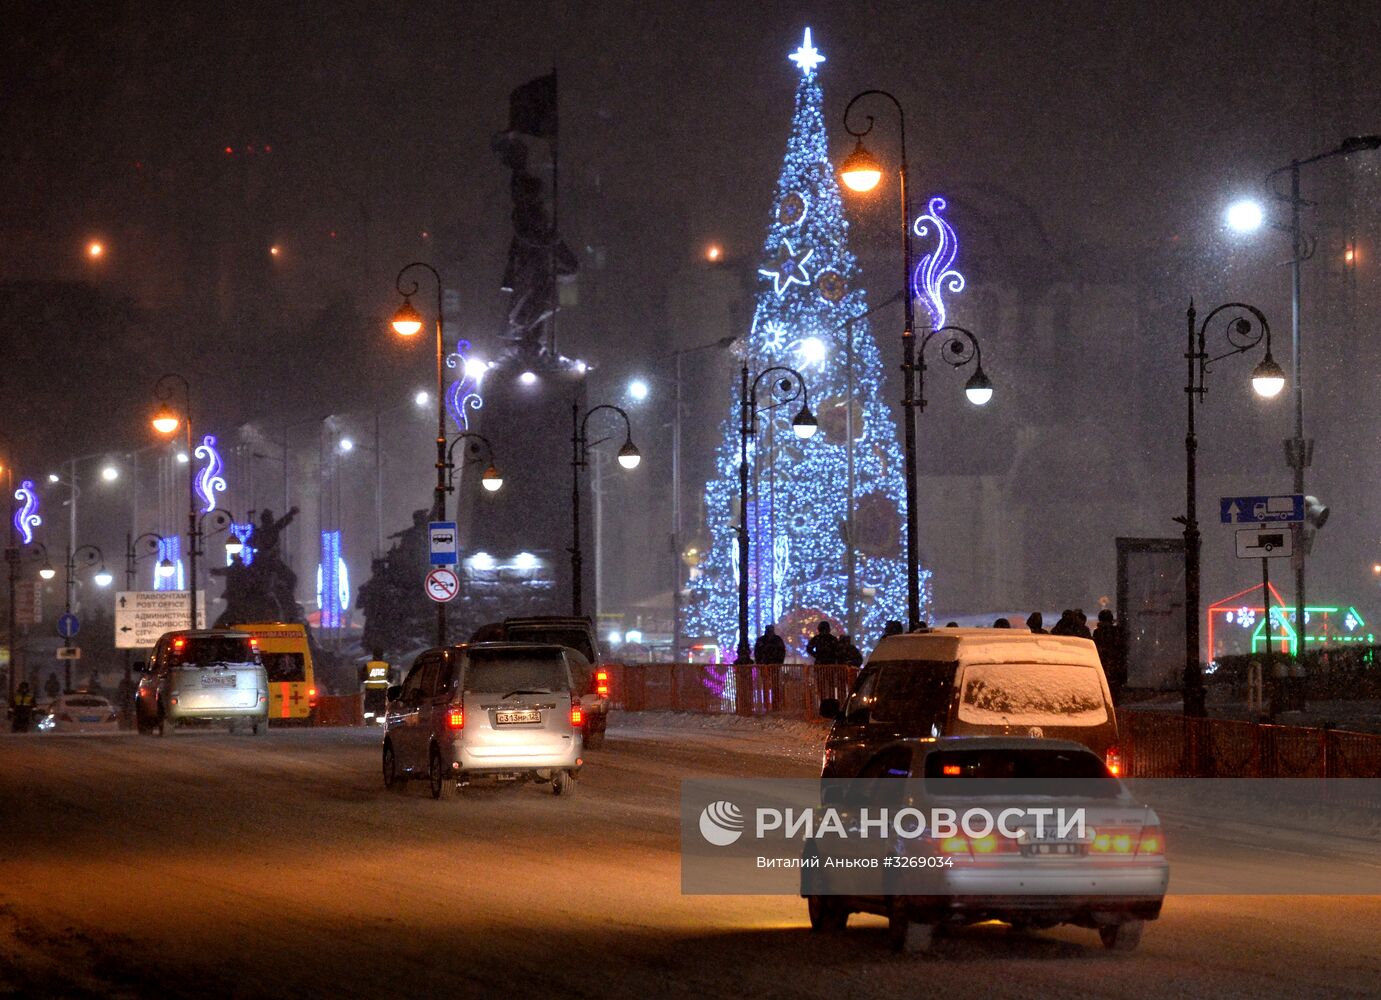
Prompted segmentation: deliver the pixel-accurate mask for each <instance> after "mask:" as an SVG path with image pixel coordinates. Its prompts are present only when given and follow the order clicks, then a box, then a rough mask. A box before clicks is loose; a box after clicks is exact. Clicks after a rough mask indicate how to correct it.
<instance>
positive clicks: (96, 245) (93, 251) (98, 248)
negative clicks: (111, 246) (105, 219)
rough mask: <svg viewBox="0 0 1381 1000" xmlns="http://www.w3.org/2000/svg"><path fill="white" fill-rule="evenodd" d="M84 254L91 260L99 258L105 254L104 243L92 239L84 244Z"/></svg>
mask: <svg viewBox="0 0 1381 1000" xmlns="http://www.w3.org/2000/svg"><path fill="white" fill-rule="evenodd" d="M86 255H87V256H88V257H90V258H91V259H92V260H99V259H100V258H101V257H103V256H104V255H105V244H104V243H102V242H101V241H100V240H92V241H91V242H90V243H88V244H87V245H86Z"/></svg>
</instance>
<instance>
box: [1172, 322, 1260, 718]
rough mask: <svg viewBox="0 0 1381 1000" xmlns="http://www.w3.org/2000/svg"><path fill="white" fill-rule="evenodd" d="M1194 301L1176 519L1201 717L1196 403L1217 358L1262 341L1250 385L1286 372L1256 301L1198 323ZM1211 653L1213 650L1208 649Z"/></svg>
mask: <svg viewBox="0 0 1381 1000" xmlns="http://www.w3.org/2000/svg"><path fill="white" fill-rule="evenodd" d="M1219 316H1222V317H1223V334H1224V336H1226V338H1227V340H1228V343H1229V344H1230V345H1231V347H1232V349H1231V350H1229V351H1227V352H1225V353H1223V354H1220V355H1218V356H1217V357H1212V358H1210V357H1209V356H1208V351H1207V336H1208V329H1209V326H1210V324H1211V323H1212V322H1213V321H1214V319H1215V318H1217V317H1219ZM1196 317H1197V314H1196V312H1195V311H1194V303H1193V302H1190V304H1189V311H1188V312H1187V313H1186V314H1185V326H1186V330H1187V335H1188V339H1187V342H1186V345H1185V354H1184V357H1185V365H1186V372H1187V374H1186V379H1187V381H1186V383H1185V387H1184V393H1185V399H1186V401H1187V405H1188V413H1187V423H1186V429H1185V436H1184V462H1185V476H1184V485H1185V502H1184V516H1183V517H1177V518H1175V520H1176V521H1178V522H1179V523H1180V524H1182V525H1184V673H1183V678H1182V684H1183V689H1184V714H1185V715H1186V716H1190V717H1202V716H1203V715H1205V714H1206V711H1207V709H1206V706H1205V691H1204V676H1203V666H1202V664H1201V663H1200V659H1199V599H1200V598H1199V545H1200V537H1199V517H1198V513H1197V509H1198V448H1199V439H1198V435H1197V431H1196V428H1195V425H1194V410H1195V404H1196V402H1197V401H1198V400H1199V399H1200V398H1202V397H1203V395H1204V393H1205V391H1206V387H1205V384H1204V381H1205V376H1206V375H1207V374H1208V371H1209V369H1210V368H1211V367H1212V366H1213V364H1214V363H1215V362H1218V361H1221V360H1223V359H1224V358H1229V357H1232V356H1233V355H1235V354H1244V353H1246V352H1247V351H1250V350H1251V349H1252V348H1254V347H1256V345H1258V344H1260V343H1261V342H1262V340H1265V342H1266V356H1265V357H1264V358H1263V359H1262V360H1261V362H1260V363H1259V364H1258V365H1257V366H1256V368H1255V369H1254V370H1253V371H1252V387H1253V388H1254V389H1255V391H1256V393H1257V395H1259V396H1261V397H1263V398H1270V397H1273V396H1276V395H1278V394H1279V393H1280V390H1281V389H1283V388H1284V387H1285V372H1284V370H1283V369H1282V368H1281V367H1280V365H1278V364H1276V361H1275V359H1274V358H1273V357H1272V356H1271V325H1270V324H1269V323H1268V322H1266V317H1265V315H1264V314H1263V313H1262V312H1261V310H1260V309H1257V308H1256V307H1255V306H1251V305H1247V304H1246V303H1245V302H1228V303H1225V304H1224V305H1221V306H1219V307H1218V308H1216V309H1214V310H1213V311H1212V312H1210V313H1209V314H1208V315H1207V316H1205V317H1204V318H1203V321H1202V322H1199V323H1197V324H1196ZM1264 607H1265V608H1266V614H1267V621H1266V634H1267V636H1268V637H1269V636H1270V617H1269V616H1270V594H1269V593H1267V594H1265V595H1264ZM1270 648H1271V647H1270V643H1269V642H1268V643H1267V644H1266V649H1267V653H1266V655H1267V664H1268V667H1269V663H1270V655H1271V653H1270ZM1209 652H1210V654H1211V653H1212V650H1210V651H1209Z"/></svg>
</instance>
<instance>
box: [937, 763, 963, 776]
mask: <svg viewBox="0 0 1381 1000" xmlns="http://www.w3.org/2000/svg"><path fill="white" fill-rule="evenodd" d="M942 770H943V771H944V773H945V774H947V775H949V774H963V773H964V769H963V768H962V767H960V766H959V765H958V764H946V765H945V766H944V767H943V768H942Z"/></svg>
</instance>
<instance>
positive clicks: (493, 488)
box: [480, 465, 503, 493]
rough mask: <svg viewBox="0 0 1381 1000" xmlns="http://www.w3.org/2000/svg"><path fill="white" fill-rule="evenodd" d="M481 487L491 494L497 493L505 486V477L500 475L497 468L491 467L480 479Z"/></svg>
mask: <svg viewBox="0 0 1381 1000" xmlns="http://www.w3.org/2000/svg"><path fill="white" fill-rule="evenodd" d="M480 485H481V486H483V487H484V488H485V489H486V490H488V491H489V492H490V493H497V492H498V491H499V488H500V487H501V486H503V476H502V475H500V473H499V470H498V469H497V468H496V467H495V466H493V465H490V466H489V468H487V469H485V470H484V475H483V476H481V477H480Z"/></svg>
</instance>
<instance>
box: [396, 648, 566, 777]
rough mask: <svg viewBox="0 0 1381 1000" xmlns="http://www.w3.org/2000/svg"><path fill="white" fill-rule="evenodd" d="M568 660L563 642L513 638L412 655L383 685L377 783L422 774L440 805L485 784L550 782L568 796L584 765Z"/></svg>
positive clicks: (420, 775) (431, 650)
mask: <svg viewBox="0 0 1381 1000" xmlns="http://www.w3.org/2000/svg"><path fill="white" fill-rule="evenodd" d="M577 657H579V654H578V653H576V652H575V651H573V650H570V649H567V648H566V647H565V646H557V645H547V644H536V643H512V642H485V643H477V644H474V645H464V646H450V647H447V648H438V649H429V650H426V651H425V652H423V653H420V654H419V655H418V657H417V659H416V660H415V661H413V664H412V669H411V670H409V671H408V674H407V677H406V678H405V679H404V680H403V683H402V684H400V685H398V686H396V687H393V688H390V689H389V704H388V709H387V718H386V721H385V731H384V741H383V776H384V785H385V787H388V788H404V787H406V785H405V782H407V781H408V780H409V779H411V778H419V779H420V778H425V779H426V780H427V783H428V786H429V788H430V790H431V794H432V798H437V799H439V798H442V797H444V796H446V795H449V794H450V793H451V792H452V791H454V790H455V789H456V788H458V787H460V786H462V785H466V784H469V783H470V782H471V781H473V780H474V779H476V778H491V779H498V780H507V781H538V782H543V783H548V782H549V783H550V784H551V787H552V791H553V792H554V793H555V794H557V795H567V796H569V795H573V794H574V793H575V777H576V775H577V774H578V773H579V771H580V768H581V767H582V766H583V765H584V759H583V757H582V754H583V751H584V745H583V741H582V737H581V729H582V723H583V721H584V720H583V712H582V709H581V705H580V695H579V693H578V692H577V691H576V689H575V683H574V677H575V675H576V672H577V671H575V670H574V669H573V667H575V666H576V664H574V663H573V662H572V661H573V660H574V659H575V658H577Z"/></svg>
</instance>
